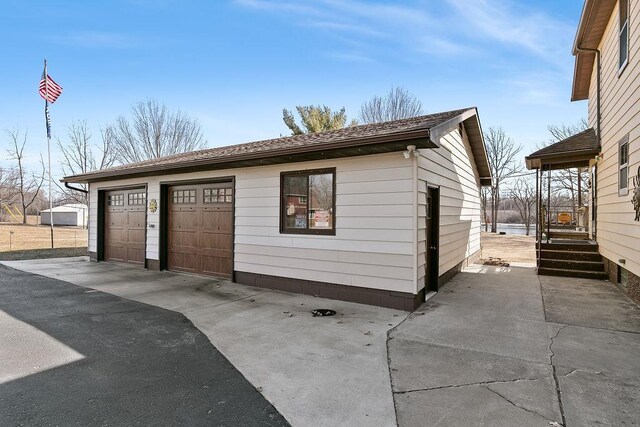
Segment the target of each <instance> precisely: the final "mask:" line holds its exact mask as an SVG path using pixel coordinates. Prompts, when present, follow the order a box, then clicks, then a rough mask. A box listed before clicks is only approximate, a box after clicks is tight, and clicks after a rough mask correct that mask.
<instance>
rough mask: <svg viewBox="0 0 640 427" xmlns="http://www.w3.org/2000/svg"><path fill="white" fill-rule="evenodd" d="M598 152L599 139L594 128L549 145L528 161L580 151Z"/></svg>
mask: <svg viewBox="0 0 640 427" xmlns="http://www.w3.org/2000/svg"><path fill="white" fill-rule="evenodd" d="M597 150H598V138H597V137H596V132H595V131H594V130H593V128H589V129H585V130H583V131H582V132H580V133H577V134H575V135H572V136H570V137H569V138H567V139H563V140H562V141H558V142H556V143H555V144H551V145H548V146H546V147H544V148H541V149H540V150H538V151H536V152H534V153H531V154H529V155H528V156H527V159H531V158H543V157H549V156H554V155H558V154H567V153H575V152H579V151H596V152H597Z"/></svg>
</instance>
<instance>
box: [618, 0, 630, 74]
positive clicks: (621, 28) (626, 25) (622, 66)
mask: <svg viewBox="0 0 640 427" xmlns="http://www.w3.org/2000/svg"><path fill="white" fill-rule="evenodd" d="M622 2H625V3H626V5H627V8H626V9H627V19H625V21H624V22H622V19H621V18H622V16H621V13H622V7H621V5H622ZM629 3H630V2H629V0H619V1H618V77H620V76H621V75H622V72H623V71H624V70H625V69H626V68H627V65H628V64H629V6H630V5H629ZM625 28H626V39H627V40H626V46H627V49H626V52H625V56H624V62H622V63H620V59H622V58H621V56H620V53H621V47H622V46H621V45H620V41H621V38H622V32H623V31H625Z"/></svg>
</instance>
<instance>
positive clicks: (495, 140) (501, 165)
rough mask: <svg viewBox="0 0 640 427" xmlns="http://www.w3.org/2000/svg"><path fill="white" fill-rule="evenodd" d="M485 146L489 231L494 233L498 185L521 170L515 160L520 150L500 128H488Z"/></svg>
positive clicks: (498, 203) (496, 219)
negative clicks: (487, 175) (489, 185)
mask: <svg viewBox="0 0 640 427" xmlns="http://www.w3.org/2000/svg"><path fill="white" fill-rule="evenodd" d="M484 139H485V143H486V146H487V157H488V159H489V168H490V169H491V176H492V177H493V181H492V184H491V232H492V233H495V232H496V231H497V226H498V224H497V223H498V209H499V208H500V186H501V185H502V184H503V183H504V181H505V180H507V179H509V178H510V177H512V176H513V175H515V174H517V173H519V172H520V171H521V170H522V166H521V165H520V164H519V163H517V162H516V156H517V155H518V153H519V152H520V151H521V150H522V146H521V145H516V144H515V142H514V141H513V140H512V139H511V138H509V137H508V136H507V135H506V134H505V133H504V130H502V128H494V127H491V128H489V131H488V132H487V133H485V135H484Z"/></svg>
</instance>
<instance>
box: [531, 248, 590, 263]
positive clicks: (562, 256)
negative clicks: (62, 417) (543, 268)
mask: <svg viewBox="0 0 640 427" xmlns="http://www.w3.org/2000/svg"><path fill="white" fill-rule="evenodd" d="M540 255H541V256H540V258H541V259H557V260H574V261H593V262H598V261H602V255H600V254H599V253H598V252H592V251H566V250H565V251H563V250H551V249H542V251H541V253H540Z"/></svg>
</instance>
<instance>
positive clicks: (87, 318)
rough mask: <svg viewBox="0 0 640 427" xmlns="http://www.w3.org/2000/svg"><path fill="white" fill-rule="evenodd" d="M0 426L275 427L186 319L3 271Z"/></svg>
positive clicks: (259, 400) (267, 408) (265, 407)
mask: <svg viewBox="0 0 640 427" xmlns="http://www.w3.org/2000/svg"><path fill="white" fill-rule="evenodd" d="M0 361H1V363H0V425H2V426H13V425H190V426H196V425H220V426H238V425H242V426H281V425H288V423H287V421H286V420H285V419H284V418H283V417H282V415H281V414H279V413H278V411H277V410H276V409H275V408H274V407H273V405H271V404H270V403H269V402H268V401H267V400H266V399H265V398H264V397H263V396H262V394H260V392H259V391H258V390H256V388H255V387H254V386H252V385H251V384H250V383H249V382H248V381H247V380H246V379H245V378H244V377H243V375H242V374H241V373H240V372H238V370H236V368H234V366H233V365H232V364H231V363H229V361H228V360H227V359H226V358H225V357H224V356H223V355H222V354H221V353H220V352H219V351H218V350H217V349H216V348H215V347H214V346H213V345H212V344H211V343H210V341H209V340H208V339H207V337H206V336H205V335H204V334H202V333H201V332H200V331H199V330H198V329H196V328H195V327H194V326H193V324H192V323H191V322H190V321H189V320H188V319H186V318H185V317H184V316H183V315H182V314H179V313H176V312H173V311H169V310H165V309H162V308H158V307H154V306H150V305H147V304H143V303H139V302H135V301H130V300H126V299H123V298H120V297H117V296H114V295H110V294H106V293H103V292H100V291H96V290H92V289H88V288H83V287H79V286H75V285H72V284H70V283H66V282H62V281H59V280H55V279H51V278H47V277H43V276H38V275H34V274H30V273H26V272H23V271H18V270H14V269H12V268H8V267H6V266H3V265H0Z"/></svg>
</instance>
